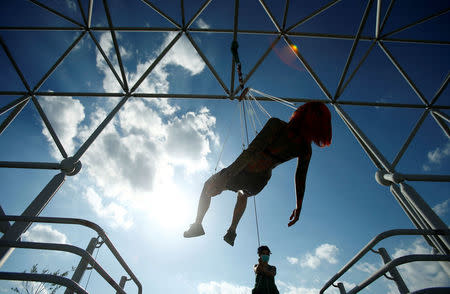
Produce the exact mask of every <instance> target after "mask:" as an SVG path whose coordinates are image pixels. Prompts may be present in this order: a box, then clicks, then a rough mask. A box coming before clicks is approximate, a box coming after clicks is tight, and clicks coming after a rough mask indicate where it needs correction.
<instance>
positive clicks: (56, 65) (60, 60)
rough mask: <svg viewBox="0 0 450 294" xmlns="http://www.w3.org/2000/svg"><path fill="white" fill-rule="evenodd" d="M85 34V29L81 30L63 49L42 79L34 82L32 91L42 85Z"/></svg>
mask: <svg viewBox="0 0 450 294" xmlns="http://www.w3.org/2000/svg"><path fill="white" fill-rule="evenodd" d="M85 34H86V31H83V32H82V33H81V34H80V35H79V36H78V38H76V39H75V41H73V43H72V44H71V45H70V46H69V48H67V50H66V51H64V53H63V54H62V55H61V57H60V58H58V60H57V61H56V62H55V64H53V66H52V67H51V68H50V70H49V71H48V72H46V73H45V75H44V76H43V77H42V79H40V81H39V82H38V83H37V84H36V86H34V88H33V92H35V91H37V90H39V88H40V87H41V86H42V84H43V83H44V82H45V81H46V80H47V79H48V77H49V76H50V75H51V74H52V73H53V72H54V71H55V69H56V68H57V67H58V66H59V65H60V63H61V62H62V61H63V60H64V59H65V58H66V57H67V55H69V53H70V51H72V49H73V48H74V47H75V46H76V45H77V44H78V42H80V40H81V38H83V37H84V35H85Z"/></svg>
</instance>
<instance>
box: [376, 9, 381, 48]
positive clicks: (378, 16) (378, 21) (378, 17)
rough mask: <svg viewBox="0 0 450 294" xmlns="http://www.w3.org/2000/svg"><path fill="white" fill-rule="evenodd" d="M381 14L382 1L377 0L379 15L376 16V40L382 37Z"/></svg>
mask: <svg viewBox="0 0 450 294" xmlns="http://www.w3.org/2000/svg"><path fill="white" fill-rule="evenodd" d="M380 13H381V0H377V14H376V16H375V38H377V39H378V37H379V36H380Z"/></svg>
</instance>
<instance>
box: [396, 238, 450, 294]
mask: <svg viewBox="0 0 450 294" xmlns="http://www.w3.org/2000/svg"><path fill="white" fill-rule="evenodd" d="M431 253H432V249H431V248H430V247H428V246H427V245H426V243H425V241H424V240H423V239H417V240H416V241H414V242H413V244H411V246H410V247H408V248H396V249H395V251H394V253H393V254H392V258H393V259H394V258H398V257H400V256H404V255H409V254H431ZM398 270H399V272H400V274H401V275H402V277H403V279H404V280H405V283H406V285H407V286H408V288H409V290H410V291H415V290H419V289H423V288H428V287H448V285H450V277H449V276H448V275H447V273H446V272H445V271H444V269H443V268H442V267H441V265H440V263H438V262H413V263H408V264H405V265H401V266H400V267H398ZM390 288H392V289H394V290H395V289H396V288H395V287H390ZM397 291H398V290H397ZM396 293H398V292H396Z"/></svg>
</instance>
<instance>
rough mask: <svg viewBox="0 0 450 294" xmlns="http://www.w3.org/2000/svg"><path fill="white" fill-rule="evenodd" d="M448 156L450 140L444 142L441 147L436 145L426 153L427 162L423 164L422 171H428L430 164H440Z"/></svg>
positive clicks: (449, 153)
mask: <svg viewBox="0 0 450 294" xmlns="http://www.w3.org/2000/svg"><path fill="white" fill-rule="evenodd" d="M449 156H450V142H448V143H447V144H445V146H444V147H443V148H441V147H437V148H436V149H434V150H432V151H429V152H428V153H427V159H428V162H427V163H426V164H423V166H422V168H423V170H424V171H430V170H431V168H432V166H433V165H434V166H436V165H440V164H442V162H443V161H444V160H445V159H446V158H447V157H449Z"/></svg>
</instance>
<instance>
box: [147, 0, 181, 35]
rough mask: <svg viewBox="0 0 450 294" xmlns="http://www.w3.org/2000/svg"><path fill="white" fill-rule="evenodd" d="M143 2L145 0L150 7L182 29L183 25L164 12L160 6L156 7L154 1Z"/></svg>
mask: <svg viewBox="0 0 450 294" xmlns="http://www.w3.org/2000/svg"><path fill="white" fill-rule="evenodd" d="M141 1H142V2H144V3H145V4H147V5H148V6H149V7H150V8H152V9H153V10H154V11H155V12H156V13H158V14H159V15H161V16H162V17H164V18H165V19H166V20H168V21H169V22H170V23H171V24H173V25H174V26H175V27H177V28H178V29H181V26H180V25H179V24H178V23H177V22H176V21H174V20H173V19H172V18H171V17H170V16H168V15H167V14H165V13H164V12H162V11H161V10H160V9H159V8H158V7H156V6H155V5H153V4H152V3H150V1H148V0H141Z"/></svg>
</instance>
